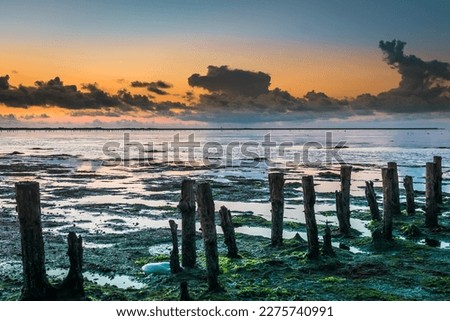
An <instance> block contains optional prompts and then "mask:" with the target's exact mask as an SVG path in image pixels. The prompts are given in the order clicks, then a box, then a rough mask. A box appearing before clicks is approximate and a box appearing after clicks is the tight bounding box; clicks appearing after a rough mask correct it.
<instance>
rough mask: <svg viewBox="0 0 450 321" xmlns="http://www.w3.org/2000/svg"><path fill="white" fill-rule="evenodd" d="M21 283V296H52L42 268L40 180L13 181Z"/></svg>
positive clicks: (39, 298)
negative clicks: (21, 274)
mask: <svg viewBox="0 0 450 321" xmlns="http://www.w3.org/2000/svg"><path fill="white" fill-rule="evenodd" d="M15 186H16V201H17V213H18V215H19V223H20V237H21V244H22V263H23V278H24V285H23V289H22V296H21V300H48V299H50V298H52V297H53V296H54V290H55V289H54V288H53V287H52V286H51V285H50V283H49V282H48V279H47V273H46V271H45V253H44V239H43V237H42V224H41V201H40V194H39V183H37V182H19V183H16V185H15Z"/></svg>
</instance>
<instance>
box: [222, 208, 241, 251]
mask: <svg viewBox="0 0 450 321" xmlns="http://www.w3.org/2000/svg"><path fill="white" fill-rule="evenodd" d="M219 214H220V226H221V227H222V231H223V236H224V240H225V244H226V246H227V248H228V254H227V256H228V257H229V258H232V259H236V258H239V254H238V248H237V245H236V236H235V233H234V226H233V221H232V219H231V212H230V210H229V209H227V208H226V207H225V206H222V207H220V210H219Z"/></svg>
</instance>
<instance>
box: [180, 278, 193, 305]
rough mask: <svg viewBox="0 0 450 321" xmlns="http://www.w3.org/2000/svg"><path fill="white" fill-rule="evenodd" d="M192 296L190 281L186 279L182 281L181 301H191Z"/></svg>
mask: <svg viewBox="0 0 450 321" xmlns="http://www.w3.org/2000/svg"><path fill="white" fill-rule="evenodd" d="M191 300H192V298H191V296H190V295H189V290H188V283H187V282H186V281H182V282H180V301H191Z"/></svg>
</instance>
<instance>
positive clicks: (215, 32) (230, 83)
mask: <svg viewBox="0 0 450 321" xmlns="http://www.w3.org/2000/svg"><path fill="white" fill-rule="evenodd" d="M449 16H450V1H448V0H432V1H429V0H428V1H418V0H409V1H406V0H389V1H387V0H378V1H368V0H342V1H338V0H334V1H333V0H328V1H323V0H322V1H321V0H318V1H305V0H295V1H290V0H284V1H283V0H280V1H266V0H258V1H255V0H247V1H233V0H231V1H213V0H210V1H206V0H196V1H194V0H184V1H178V0H166V1H151V0H146V1H144V0H142V1H140V0H139V1H137V0H134V1H133V0H128V1H119V0H109V1H103V0H90V1H63V0H59V1H53V0H42V1H20V0H17V1H5V0H0V41H1V42H0V43H1V47H0V48H1V50H0V127H14V126H25V127H40V126H52V127H62V126H71V127H90V126H102V127H134V126H135V127H192V126H201V127H217V126H218V125H220V126H229V127H240V126H243V127H259V126H260V127H265V126H280V127H282V126H290V127H291V126H299V127H301V126H305V125H306V126H336V127H339V126H350V127H351V126H361V125H367V124H369V123H370V124H371V126H378V125H383V124H385V125H387V126H388V127H389V126H422V125H423V126H430V125H432V126H435V125H436V126H446V124H447V123H448V120H450V117H449V116H450V64H449V62H450V41H448V39H450V19H448V17H449Z"/></svg>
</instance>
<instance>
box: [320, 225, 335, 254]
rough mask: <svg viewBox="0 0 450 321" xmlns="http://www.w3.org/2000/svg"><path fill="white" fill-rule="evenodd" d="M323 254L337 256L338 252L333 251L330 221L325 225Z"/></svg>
mask: <svg viewBox="0 0 450 321" xmlns="http://www.w3.org/2000/svg"><path fill="white" fill-rule="evenodd" d="M322 254H323V255H326V256H335V255H336V254H335V253H334V251H333V246H332V244H331V230H330V227H329V226H328V222H327V223H326V225H325V234H324V236H323V248H322Z"/></svg>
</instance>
